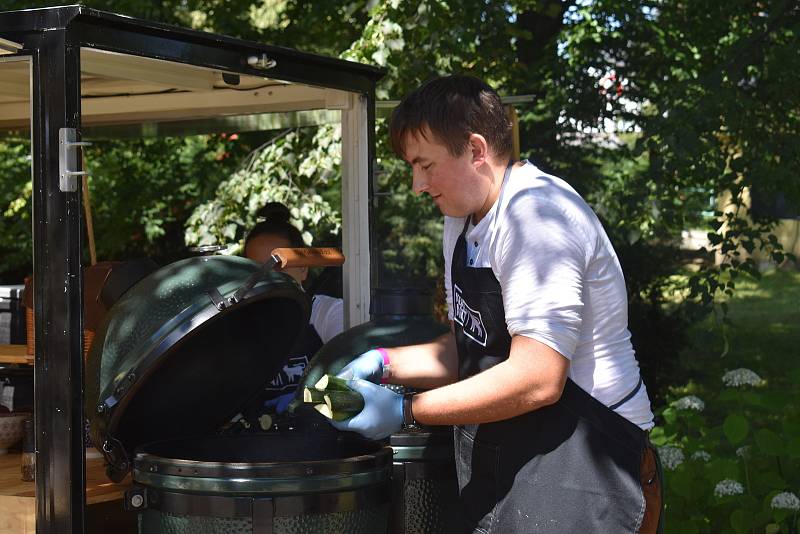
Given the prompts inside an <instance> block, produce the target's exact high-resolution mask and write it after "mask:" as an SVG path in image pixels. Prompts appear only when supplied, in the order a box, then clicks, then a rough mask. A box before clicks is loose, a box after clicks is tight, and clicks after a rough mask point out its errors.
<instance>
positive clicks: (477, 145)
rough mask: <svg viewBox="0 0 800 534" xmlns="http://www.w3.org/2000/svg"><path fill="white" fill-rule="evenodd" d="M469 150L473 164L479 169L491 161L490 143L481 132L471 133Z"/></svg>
mask: <svg viewBox="0 0 800 534" xmlns="http://www.w3.org/2000/svg"><path fill="white" fill-rule="evenodd" d="M468 143H469V150H470V154H471V155H472V165H473V166H474V167H475V168H476V169H477V168H479V167H481V166H482V165H483V164H484V163H487V162H488V161H489V143H487V142H486V138H485V137H483V136H482V135H481V134H476V133H473V134H470V135H469V140H468Z"/></svg>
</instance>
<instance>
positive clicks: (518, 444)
mask: <svg viewBox="0 0 800 534" xmlns="http://www.w3.org/2000/svg"><path fill="white" fill-rule="evenodd" d="M511 166H512V164H511V163H510V164H509V166H508V168H507V169H506V173H505V176H504V178H503V181H504V182H505V181H506V180H507V179H508V176H509V175H510V172H511ZM469 220H470V219H469V217H468V218H467V222H466V224H465V225H464V231H463V232H462V233H461V236H460V237H459V238H458V242H457V243H456V247H455V250H454V252H453V258H452V266H451V278H452V284H453V287H452V291H453V293H452V294H453V308H454V325H455V337H456V344H457V347H458V358H459V379H462V380H463V379H465V378H468V377H470V376H472V375H474V374H476V373H479V372H481V371H483V370H485V369H488V368H489V367H492V366H493V365H496V364H497V363H500V362H501V361H503V360H505V359H507V358H508V355H509V351H510V349H511V336H510V335H509V334H508V330H507V326H506V320H505V310H504V308H503V297H502V293H501V289H500V283H499V282H498V281H497V278H495V276H494V273H493V272H492V270H491V268H474V267H469V266H467V264H466V261H467V244H466V241H465V236H466V232H467V228H468V227H469ZM640 386H641V381H640V383H639V385H637V387H636V389H635V390H634V391H632V392H630V393H629V394H628V395H626V397H625V398H624V399H621V400H620V402H618V403H616V404H615V405H614V407H616V406H619V405H620V404H621V403H622V402H625V401H627V400H628V399H630V398H631V397H632V396H633V395H634V394H635V393H636V391H638V389H639V387H640ZM497 387H503V385H502V384H498V385H497ZM454 434H455V451H456V467H457V472H458V484H459V491H460V497H461V505H462V506H463V509H462V515H461V517H463V519H464V523H463V531H464V532H475V533H489V534H514V533H532V532H537V533H538V532H558V533H568V532H580V533H581V534H587V533H590V532H591V533H593V532H598V533H614V534H617V533H624V532H637V531H638V530H639V526H640V524H641V522H642V518H643V516H644V511H645V499H644V495H643V492H642V487H641V483H640V478H639V476H640V462H641V459H642V454H643V451H644V448H645V444H646V433H645V432H644V431H642V430H641V429H640V428H639V427H638V426H637V425H635V424H633V423H631V422H630V421H628V420H627V419H625V418H624V417H622V416H621V415H619V414H617V413H616V412H614V411H613V410H612V409H610V408H609V407H607V406H605V405H604V404H602V403H601V402H599V401H598V400H596V399H595V398H594V397H592V396H591V395H589V394H588V393H586V392H585V391H584V390H582V389H581V388H580V387H578V386H577V385H576V384H575V383H574V382H573V381H572V380H571V379H569V378H568V379H567V382H566V385H565V386H564V392H563V394H562V396H561V399H560V400H559V401H558V402H556V403H555V404H552V405H550V406H546V407H544V408H540V409H538V410H535V411H532V412H529V413H525V414H522V415H519V416H517V417H514V418H512V419H508V420H505V421H498V422H494V423H485V424H479V425H462V426H456V427H455V428H454Z"/></svg>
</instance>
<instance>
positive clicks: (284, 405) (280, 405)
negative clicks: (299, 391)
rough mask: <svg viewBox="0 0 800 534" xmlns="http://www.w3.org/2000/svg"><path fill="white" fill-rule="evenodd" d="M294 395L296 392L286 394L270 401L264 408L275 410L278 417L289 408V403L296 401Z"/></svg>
mask: <svg viewBox="0 0 800 534" xmlns="http://www.w3.org/2000/svg"><path fill="white" fill-rule="evenodd" d="M294 394H295V392H294V391H290V392H289V393H284V394H283V395H279V396H277V397H275V398H274V399H270V400H268V401H266V402H265V403H264V408H265V409H267V410H273V411H274V413H276V414H278V415H282V414H283V413H284V412H286V410H287V409H288V408H289V403H290V402H292V399H294Z"/></svg>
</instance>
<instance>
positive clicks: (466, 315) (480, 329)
mask: <svg viewBox="0 0 800 534" xmlns="http://www.w3.org/2000/svg"><path fill="white" fill-rule="evenodd" d="M453 308H454V312H453V320H454V321H455V322H457V323H458V324H459V325H461V328H462V329H463V330H464V335H466V336H467V337H468V338H470V339H471V340H473V341H474V342H476V343H480V344H481V345H483V346H484V347H485V346H486V337H487V336H486V327H485V326H484V325H483V318H482V317H481V312H479V311H477V310H473V309H472V308H470V307H469V305H468V304H467V303H466V301H464V297H463V296H462V294H461V288H460V287H458V285H456V284H453Z"/></svg>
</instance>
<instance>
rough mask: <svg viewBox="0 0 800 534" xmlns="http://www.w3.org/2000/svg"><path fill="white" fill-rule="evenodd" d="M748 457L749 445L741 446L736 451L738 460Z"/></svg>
mask: <svg viewBox="0 0 800 534" xmlns="http://www.w3.org/2000/svg"><path fill="white" fill-rule="evenodd" d="M749 455H750V445H743V446H741V447H739V448H738V449H736V456H738V457H739V458H747V457H748V456H749Z"/></svg>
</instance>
